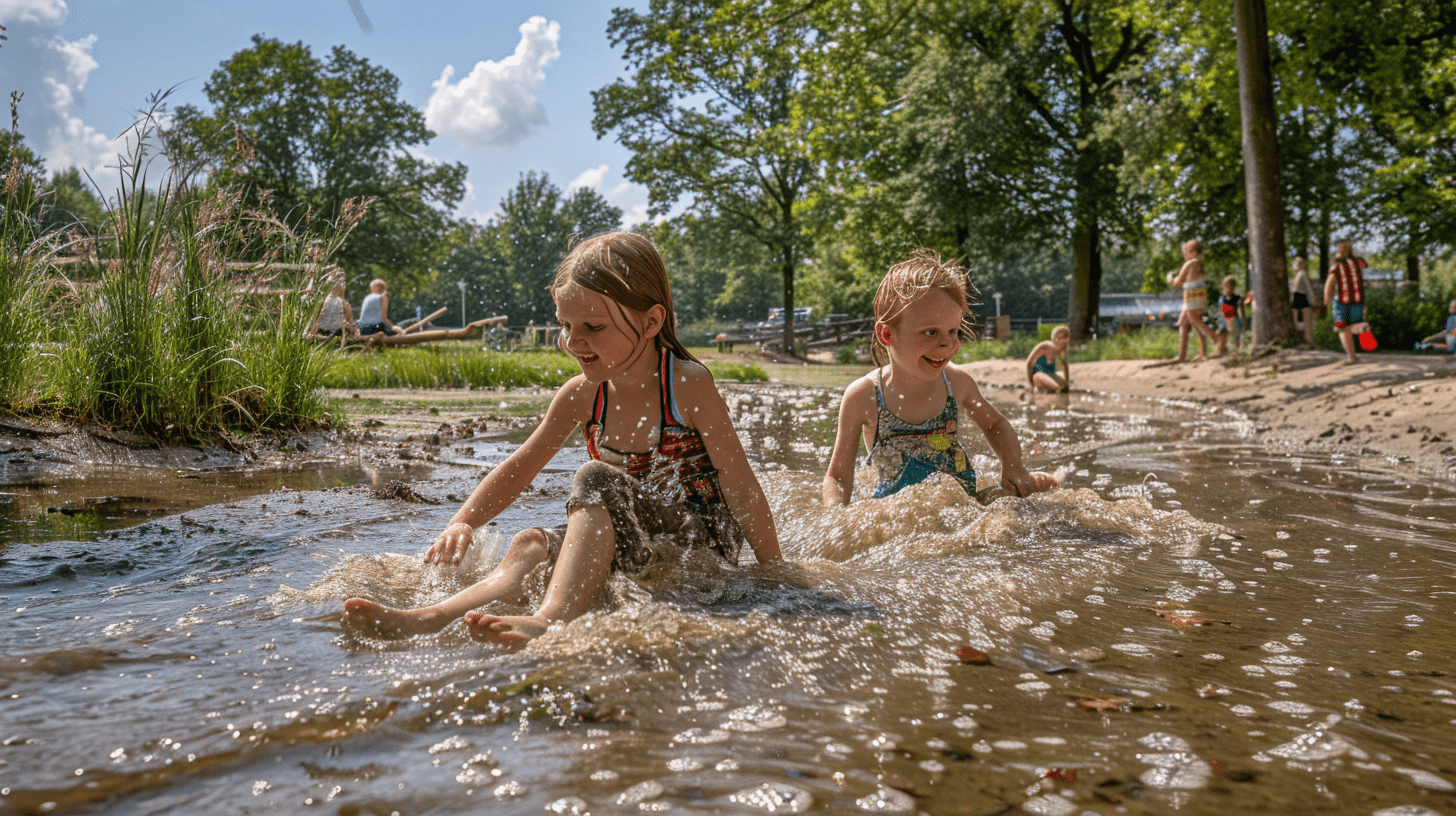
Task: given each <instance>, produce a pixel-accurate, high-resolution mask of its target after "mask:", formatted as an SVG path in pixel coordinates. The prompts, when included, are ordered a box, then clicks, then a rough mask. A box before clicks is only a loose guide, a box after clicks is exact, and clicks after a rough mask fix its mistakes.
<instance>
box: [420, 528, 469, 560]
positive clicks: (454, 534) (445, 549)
mask: <svg viewBox="0 0 1456 816" xmlns="http://www.w3.org/2000/svg"><path fill="white" fill-rule="evenodd" d="M474 540H475V528H474V527H471V526H470V525H469V524H466V523H465V522H463V521H457V522H454V523H453V524H451V525H450V526H449V527H446V528H445V529H444V530H442V531H440V535H439V537H437V538H436V539H435V543H434V544H431V545H430V549H428V550H426V551H425V563H426V564H458V563H460V559H462V558H464V557H465V551H466V550H468V549H470V542H472V541H474Z"/></svg>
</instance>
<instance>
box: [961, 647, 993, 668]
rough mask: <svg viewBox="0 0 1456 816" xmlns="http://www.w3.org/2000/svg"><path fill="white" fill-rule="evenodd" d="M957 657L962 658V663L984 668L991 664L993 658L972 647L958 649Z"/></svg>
mask: <svg viewBox="0 0 1456 816" xmlns="http://www.w3.org/2000/svg"><path fill="white" fill-rule="evenodd" d="M956 657H958V658H960V661H961V662H962V663H965V664H967V665H970V666H984V665H986V664H988V663H990V662H991V658H989V657H987V656H986V653H985V652H983V651H981V650H980V649H972V648H971V647H970V646H962V647H960V648H959V649H956Z"/></svg>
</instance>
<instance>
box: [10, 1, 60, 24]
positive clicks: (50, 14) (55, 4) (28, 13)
mask: <svg viewBox="0 0 1456 816" xmlns="http://www.w3.org/2000/svg"><path fill="white" fill-rule="evenodd" d="M0 20H3V21H4V22H5V24H7V25H13V24H15V23H37V24H40V25H44V26H51V27H56V28H59V27H60V25H61V23H64V22H65V21H66V4H65V2H64V0H0Z"/></svg>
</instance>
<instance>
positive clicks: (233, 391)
mask: <svg viewBox="0 0 1456 816" xmlns="http://www.w3.org/2000/svg"><path fill="white" fill-rule="evenodd" d="M164 97H165V95H158V96H155V97H153V100H152V107H151V109H150V110H149V111H147V112H146V113H145V114H144V115H143V116H142V117H141V118H140V119H139V120H138V123H137V125H136V126H135V127H134V129H133V131H132V132H131V134H130V138H129V141H130V144H131V147H130V149H129V151H128V154H127V155H124V156H121V157H119V158H120V170H121V183H120V186H119V188H118V189H117V191H116V194H115V196H112V197H107V200H108V206H107V211H106V217H105V221H104V224H103V225H102V227H101V229H100V230H99V231H98V232H99V233H100V234H98V235H96V236H94V237H92V238H90V239H89V249H90V250H91V251H93V252H94V253H95V255H96V261H95V263H94V265H88V264H80V265H71V266H67V267H65V268H62V267H60V266H59V265H56V264H55V263H54V262H52V261H51V260H48V259H40V260H29V261H28V260H27V258H32V259H33V258H35V253H31V254H30V255H26V254H25V253H22V252H17V251H13V248H14V247H17V246H19V245H20V241H21V239H22V238H23V237H24V231H23V230H24V225H23V224H21V225H18V226H17V225H12V224H11V223H10V220H11V219H10V218H9V216H10V214H11V212H12V210H17V209H18V208H17V207H12V206H10V203H9V202H10V201H11V200H12V199H14V196H11V197H10V198H7V207H6V212H5V214H6V219H7V220H6V221H5V223H4V233H3V246H4V248H5V252H4V253H3V255H4V259H3V261H0V263H4V264H6V265H7V267H6V271H7V272H8V271H9V267H10V266H14V265H15V264H21V265H22V266H24V268H25V269H28V270H29V271H30V276H29V277H26V276H24V275H17V276H12V275H10V274H6V275H4V278H5V280H4V282H3V283H0V287H4V286H11V287H14V286H16V285H26V284H25V282H28V285H29V287H30V288H29V289H27V290H25V291H22V292H19V293H17V294H16V296H15V297H14V298H13V299H12V298H5V297H4V293H5V292H6V291H7V290H5V289H3V288H0V301H3V302H0V309H7V310H10V311H14V310H15V309H16V306H15V304H16V303H24V302H29V303H30V304H31V305H32V306H34V304H35V301H36V300H37V299H38V298H39V297H40V294H39V293H42V292H53V293H60V294H59V295H57V296H55V297H51V298H50V299H49V300H47V301H46V302H45V303H44V304H43V309H34V308H32V309H31V310H30V311H29V312H28V314H36V313H37V312H40V311H45V312H46V314H47V325H51V326H55V327H57V328H56V329H55V330H54V335H55V339H56V340H57V341H58V343H57V344H56V347H57V351H55V352H46V353H42V352H40V351H38V350H37V347H36V345H35V342H34V341H35V340H36V339H37V336H38V333H37V332H36V326H35V324H34V323H31V324H25V323H23V322H21V321H19V320H5V319H0V345H6V344H5V338H6V337H7V336H8V334H9V333H13V332H15V331H17V329H15V328H13V327H14V326H20V327H21V328H20V329H19V330H18V331H23V332H27V333H29V339H28V340H27V342H26V344H25V346H26V348H27V353H25V354H21V355H20V357H21V358H22V359H21V360H20V361H19V362H15V361H8V360H7V358H6V357H5V355H4V353H3V352H4V349H0V366H8V368H0V381H14V380H15V379H17V378H16V377H15V375H14V373H13V372H14V371H23V370H32V371H38V372H40V375H39V377H38V380H39V382H40V385H39V386H38V391H39V393H40V397H39V398H34V397H33V398H32V399H31V400H30V403H29V405H28V406H23V407H25V408H27V409H28V410H29V411H31V412H33V413H45V412H50V413H54V414H60V415H62V416H65V417H67V418H70V419H74V420H79V421H83V422H94V423H98V424H102V425H106V426H109V427H113V428H120V429H123V430H128V431H132V432H136V433H141V434H146V435H149V436H153V437H159V438H172V439H192V440H199V439H210V438H217V437H219V436H221V435H224V434H226V433H227V432H229V431H259V430H291V429H295V428H299V427H302V426H306V425H309V424H311V423H314V422H317V421H319V420H321V419H322V418H323V417H324V415H325V411H326V409H327V398H326V395H325V393H324V390H323V385H324V377H325V375H326V374H327V371H328V367H329V365H330V358H329V356H328V351H327V350H326V349H324V348H321V347H319V346H317V345H315V344H313V343H311V342H309V341H307V340H306V339H305V337H304V335H305V330H306V329H307V328H308V325H309V323H310V322H311V320H312V317H313V313H314V312H315V311H316V309H317V302H316V299H313V298H310V297H309V293H310V292H312V291H313V290H314V289H315V288H317V289H318V290H319V291H323V290H326V289H327V288H328V285H327V284H326V283H325V282H324V281H323V280H322V279H321V276H320V273H319V271H318V270H320V269H323V268H325V263H326V261H327V259H328V258H329V257H330V256H331V255H332V254H333V252H334V251H336V250H337V249H338V247H339V245H340V244H341V243H342V241H343V239H344V237H345V236H346V235H347V234H348V232H349V230H350V229H352V227H353V225H354V224H355V223H357V220H358V218H359V217H360V216H361V215H362V214H363V208H364V207H365V206H366V204H361V203H357V202H352V203H349V204H346V205H345V210H344V212H342V213H340V215H339V221H338V222H337V223H335V224H328V223H326V222H324V221H323V219H318V218H315V219H310V220H311V222H312V223H313V224H315V225H319V226H318V227H317V228H316V229H313V230H311V231H310V232H309V233H307V234H300V233H296V232H294V231H293V230H291V229H289V228H288V227H287V225H286V224H284V223H283V222H282V221H281V220H279V219H278V218H276V217H274V216H272V215H271V214H269V213H266V212H261V211H252V210H248V209H246V208H244V207H242V206H241V196H240V195H239V194H238V193H237V192H234V191H229V190H222V189H211V190H199V189H194V188H192V187H191V186H190V185H189V184H188V183H187V181H186V178H185V174H181V173H176V172H173V171H171V170H169V171H168V172H166V173H165V174H164V177H163V178H162V179H161V181H160V183H159V184H153V182H152V180H151V179H150V178H149V177H148V170H149V168H150V167H151V165H152V162H153V161H154V160H155V159H156V158H158V157H157V156H155V155H154V154H153V153H152V152H151V147H150V146H151V145H152V144H153V143H154V142H156V141H157V136H158V132H157V122H158V119H159V114H160V112H161V100H162V99H163V98H164ZM7 195H9V193H7ZM32 223H34V222H33V221H32ZM36 240H38V241H41V242H42V243H43V244H48V245H56V244H59V243H60V238H59V237H58V236H54V235H52V236H40V237H39V238H37V239H36ZM32 243H34V241H33V242H32ZM236 260H252V261H255V262H256V263H255V264H253V265H252V266H250V267H248V268H247V269H245V270H239V269H236V268H231V267H230V265H229V263H228V262H229V261H236ZM25 264H29V265H28V266H25ZM78 270H79V272H78ZM88 270H90V271H89V272H88ZM42 277H44V278H46V280H44V281H40V282H37V281H38V280H39V279H40V278H42ZM17 280H19V281H22V282H23V283H22V284H15V283H14V281H17ZM27 297H28V298H30V300H29V301H25V299H24V298H27ZM12 300H13V302H12ZM6 316H9V317H12V318H14V317H17V316H16V315H13V314H12V315H7V314H6V313H5V312H0V318H4V317H6ZM47 363H49V364H47ZM26 367H29V368H28V369H27V368H26ZM19 379H20V381H22V382H23V381H25V380H24V378H19ZM3 395H4V392H0V396H3ZM7 398H8V399H9V400H10V405H11V406H16V405H18V403H17V401H16V399H15V398H14V397H7Z"/></svg>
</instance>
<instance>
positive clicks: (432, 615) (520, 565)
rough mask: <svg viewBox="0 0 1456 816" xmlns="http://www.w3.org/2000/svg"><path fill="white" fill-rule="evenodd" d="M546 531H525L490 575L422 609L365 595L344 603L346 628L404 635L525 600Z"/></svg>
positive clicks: (541, 554)
mask: <svg viewBox="0 0 1456 816" xmlns="http://www.w3.org/2000/svg"><path fill="white" fill-rule="evenodd" d="M547 552H548V545H547V542H546V534H545V533H544V532H543V531H542V530H540V529H535V528H533V529H530V530H522V531H521V532H519V533H517V534H516V536H515V538H512V539H511V546H510V549H508V550H507V551H506V554H505V557H504V558H502V559H501V562H500V563H499V564H497V565H496V568H495V569H493V570H491V573H490V575H487V576H486V577H484V578H482V579H481V580H479V581H477V582H476V583H474V584H472V585H471V586H468V587H466V588H465V589H462V590H461V591H459V592H457V593H455V594H454V595H452V596H450V597H449V598H446V599H445V600H443V601H441V602H439V603H437V604H431V605H430V606H422V607H420V608H419V609H391V608H389V607H387V606H382V605H380V604H377V603H375V602H373V601H368V600H365V599H363V598H350V599H349V600H347V601H345V602H344V617H343V624H344V628H345V629H347V630H348V631H350V632H353V633H355V634H360V635H366V636H368V637H375V638H405V637H413V636H415V635H425V634H431V633H434V632H438V631H440V630H441V629H444V628H445V627H446V626H448V625H449V624H450V623H451V622H452V621H454V620H455V619H456V618H458V617H460V616H461V615H464V614H465V613H466V612H469V611H470V610H472V609H475V608H476V607H479V606H483V605H485V604H487V603H490V602H491V601H513V602H520V601H522V600H524V591H525V584H526V576H527V575H528V574H530V572H531V570H533V569H535V568H536V567H538V566H540V565H541V564H542V563H543V562H545V560H546V557H547Z"/></svg>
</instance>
